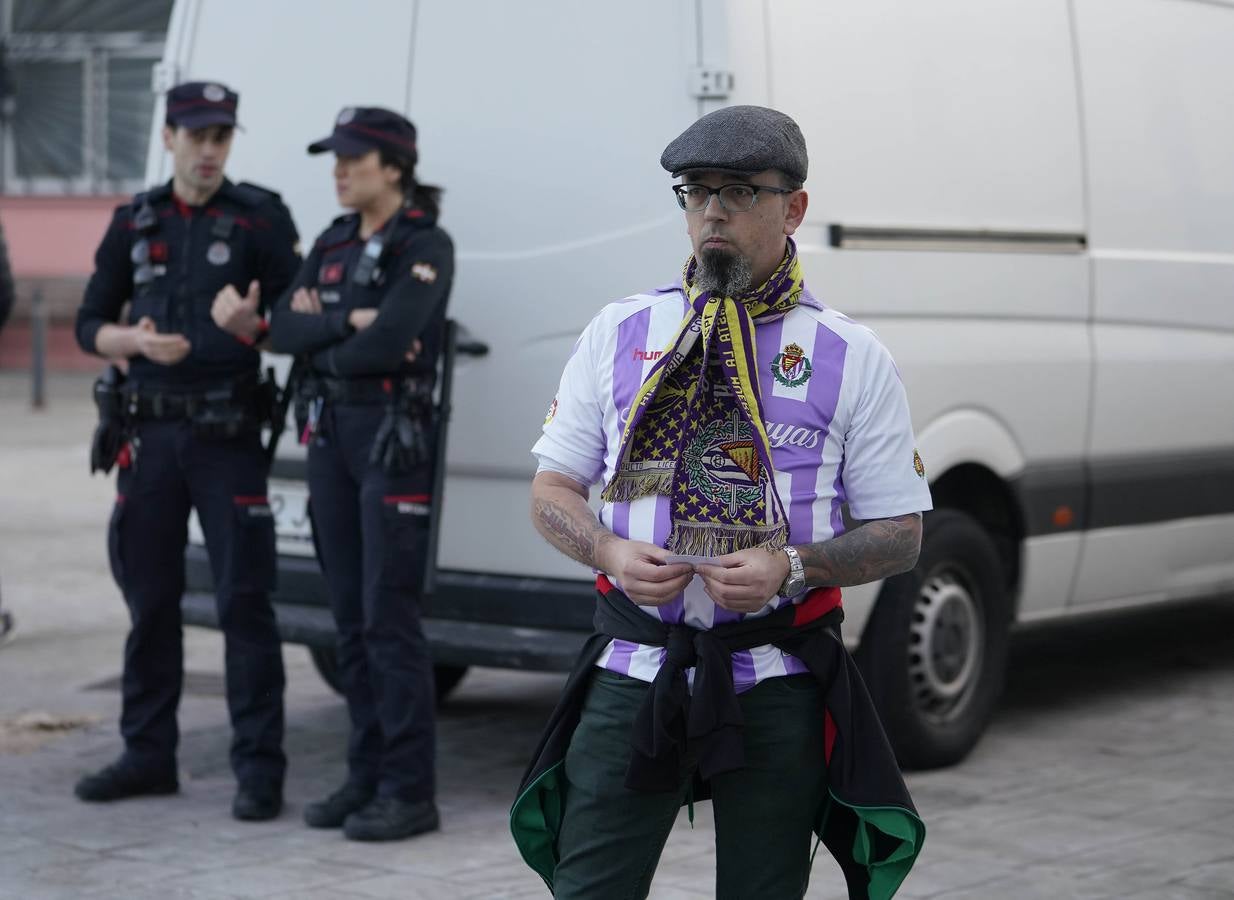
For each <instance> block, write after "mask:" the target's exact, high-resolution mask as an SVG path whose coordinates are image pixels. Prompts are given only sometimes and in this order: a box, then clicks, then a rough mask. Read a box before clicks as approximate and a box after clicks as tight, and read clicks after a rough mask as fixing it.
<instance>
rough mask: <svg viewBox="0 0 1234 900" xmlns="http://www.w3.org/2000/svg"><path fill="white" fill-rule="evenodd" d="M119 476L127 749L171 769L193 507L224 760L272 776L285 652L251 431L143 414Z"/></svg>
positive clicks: (271, 779)
mask: <svg viewBox="0 0 1234 900" xmlns="http://www.w3.org/2000/svg"><path fill="white" fill-rule="evenodd" d="M137 441H138V445H137V446H138V448H139V449H138V451H137V453H136V454H135V461H134V462H133V464H131V465H129V466H127V467H125V468H121V469H120V470H119V475H118V477H117V496H116V505H115V509H114V511H113V513H112V519H111V527H110V529H109V532H108V550H109V556H110V560H111V567H112V574H113V575H114V576H115V579H116V582H117V584H119V585H120V589H121V590H122V591H123V592H124V599H125V602H126V603H127V604H128V608H129V615H130V618H131V621H132V628H131V630H130V631H129V635H128V640H127V642H126V644H125V649H124V679H123V708H122V712H121V716H120V732H121V734H122V735H123V736H124V741H125V748H126V749H125V752H126V756H127V757H129V758H130V759H132V760H133V761H134V762H137V763H139V764H141V765H143V766H147V767H151V768H154V769H156V770H161V771H169V770H174V767H175V756H176V747H177V744H178V742H179V731H178V728H177V725H176V708H177V706H178V705H179V702H180V692H181V687H182V684H183V677H184V675H183V663H184V648H183V643H182V642H183V633H182V628H181V614H180V601H181V597H182V596H183V594H184V550H185V545H186V543H187V541H188V516H189V510H190V508H192V509H196V510H197V516H198V519H199V520H200V522H201V527H202V531H203V532H204V534H205V539H206V550H207V552H208V554H209V557H210V569H211V572H212V574H213V577H214V585H215V598H216V602H217V608H218V618H219V627H220V629H221V630H222V632H223V638H224V642H225V651H224V662H225V666H226V672H227V676H226V679H227V707H228V712H229V713H230V715H231V724H232V730H233V736H232V742H231V765H232V769H233V771H234V772H235V775H236V778H237V779H238V780H239V781H240V782H241V783H242V784H275V785H278V786H281V785H282V782H283V775H284V772H285V770H286V767H287V761H286V757H285V756H284V755H283V750H282V744H283V687H284V675H283V656H282V645H281V643H280V640H279V633H278V627H277V624H276V622H275V618H274V611H273V608H272V607H271V605H270V596H269V592H270V590H271V589H272V588H273V586H274V579H275V549H274V520H273V518H272V517H271V513H270V505H269V502H268V500H267V498H266V475H267V468H268V467H267V463H266V459H265V455H264V454H263V453H262V449H261V442H260V439H259V436H258V435H257V434H256V433H253V434H246V435H242V436H240V437H237V438H231V439H222V440H210V439H203V438H199V437H196V436H194V434H193V433H192V427H191V425H190V424H189V423H188V422H187V421H184V420H166V421H143V422H141V423H140V424H139V425H138V427H137Z"/></svg>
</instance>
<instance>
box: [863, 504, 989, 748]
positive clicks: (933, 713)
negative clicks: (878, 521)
mask: <svg viewBox="0 0 1234 900" xmlns="http://www.w3.org/2000/svg"><path fill="white" fill-rule="evenodd" d="M1010 621H1011V599H1010V596H1009V595H1008V592H1007V589H1006V587H1005V585H1004V581H1003V577H1002V570H1001V568H1000V565H999V557H998V551H997V550H996V549H995V547H994V543H993V541H991V540H990V537H989V535H988V534H986V532H985V531H984V530H983V529H982V528H981V526H980V525H978V524H977V522H976V521H975V520H974V519H973V518H971V517H970V516H968V515H965V514H964V513H961V512H957V511H955V510H949V509H944V510H938V511H936V512H930V513H927V514H926V517H925V533H924V535H923V537H922V543H921V556H920V558H919V559H918V560H917V565H916V566H915V567H914V568H913V569H912V570H910V571H908V572H905V573H903V574H902V575H897V576H895V577H894V578H889V579H887V581H886V582H885V583H884V585H883V589H882V591H881V592H880V593H879V597H878V602H877V604H876V605H875V607H874V612H873V613H872V614H871V616H870V621H869V622H868V623H867V625H866V628H865V633H864V635H863V638H862V642H861V647H860V649H859V650H858V652H857V661H858V663H859V664H860V666H861V670H862V675H863V676H864V677H865V679H866V684H867V686H868V687H869V689H870V694H871V695H872V696H873V698H874V703H875V705H876V706H877V707H878V711H879V715H880V717H881V718H882V722H883V727H884V728H885V729H886V730H887V736H888V738H890V740H891V745H892V747H893V748H894V749H895V752H896V757H897V758H898V759H899V761H900V765H902V766H903V767H904V768H906V769H931V768H936V767H939V766H949V765H952V764H953V763H956V762H959V761H960V760H961V759H963V758H964V757H965V756H967V755H968V753H969V751H970V750H972V749H973V747H974V746H975V745H976V743H977V740H978V739H979V738H980V737H981V733H982V732H983V731H984V730H985V727H986V725H987V724H988V722H989V720H990V717H991V715H992V714H993V712H994V706H995V703H996V702H997V700H998V697H999V694H1000V693H1001V692H1002V688H1003V680H1004V677H1005V674H1006V668H1007V640H1008V628H1009V624H1010Z"/></svg>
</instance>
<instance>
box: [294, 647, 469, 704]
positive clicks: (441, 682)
mask: <svg viewBox="0 0 1234 900" xmlns="http://www.w3.org/2000/svg"><path fill="white" fill-rule="evenodd" d="M308 651H309V656H310V657H312V660H313V667H314V668H315V669H317V674H318V675H320V676H321V680H322V681H324V682H325V683H326V684H328V685H329V686H330V687H331V688H332V689H333V690H334V692H335V693H336V694H342V693H343V682H342V681H341V680H340V678H339V669H338V660H337V659H335V656H334V648H333V647H309V648H308ZM466 674H467V667H466V666H445V665H435V666H433V682H434V684H435V685H436V687H437V702H438V703H442V702H444V701H445V699H446V697H448V696H449V695H450V692H451V691H453V690H454V689H455V688H456V687H458V683H459V682H460V681H462V680H463V676H464V675H466Z"/></svg>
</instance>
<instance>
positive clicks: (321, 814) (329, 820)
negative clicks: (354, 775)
mask: <svg viewBox="0 0 1234 900" xmlns="http://www.w3.org/2000/svg"><path fill="white" fill-rule="evenodd" d="M376 794H377V791H376V789H375V788H372V787H367V786H365V785H363V784H360V783H359V782H356V781H349V782H347V783H346V784H344V785H343V786H342V787H341V788H339V789H338V790H337V791H335V792H334V793H333V794H331V795H330V796H329V797H327V798H326V799H325V800H319V801H317V802H316V803H310V804H309V805H308V806H306V807H304V824H305V825H307V826H308V827H309V828H342V827H343V822H344V821H345V820H346V819H347V817H348V816H350V815H351V814H352V813H353V812H357V811H359V810H361V809H364V807H366V806H368V805H369V803H371V802H372V800H373V797H374V796H376Z"/></svg>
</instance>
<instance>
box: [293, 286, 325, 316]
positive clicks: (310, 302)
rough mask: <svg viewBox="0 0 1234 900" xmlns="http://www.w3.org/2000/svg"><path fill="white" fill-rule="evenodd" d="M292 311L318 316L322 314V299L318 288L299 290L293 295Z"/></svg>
mask: <svg viewBox="0 0 1234 900" xmlns="http://www.w3.org/2000/svg"><path fill="white" fill-rule="evenodd" d="M291 311H292V312H298V313H308V314H309V315H316V314H318V313H320V312H321V297H319V296H318V295H317V288H307V289H306V288H298V289H297V290H296V292H295V293H294V294H292V295H291Z"/></svg>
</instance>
